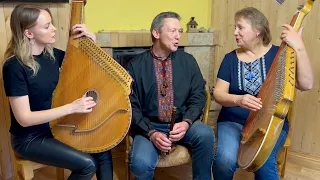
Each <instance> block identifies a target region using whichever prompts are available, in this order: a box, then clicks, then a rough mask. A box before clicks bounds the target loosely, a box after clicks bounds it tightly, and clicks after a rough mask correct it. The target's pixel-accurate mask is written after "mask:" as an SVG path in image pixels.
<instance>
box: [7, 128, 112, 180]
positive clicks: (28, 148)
mask: <svg viewBox="0 0 320 180" xmlns="http://www.w3.org/2000/svg"><path fill="white" fill-rule="evenodd" d="M11 145H12V148H13V150H14V152H15V154H16V155H17V156H19V157H21V158H23V159H27V160H30V161H34V162H38V163H41V164H46V165H50V166H55V167H60V168H65V169H69V170H71V172H72V173H71V175H70V176H69V178H68V180H91V179H92V177H93V176H94V175H95V174H96V176H97V179H98V180H112V179H113V174H112V173H113V167H112V155H111V151H105V152H100V153H92V154H87V153H84V152H80V151H78V150H76V149H74V148H72V147H70V146H68V145H66V144H64V143H62V142H60V141H58V140H56V139H55V138H54V137H53V136H52V134H51V132H35V133H32V134H29V135H27V136H14V135H11Z"/></svg>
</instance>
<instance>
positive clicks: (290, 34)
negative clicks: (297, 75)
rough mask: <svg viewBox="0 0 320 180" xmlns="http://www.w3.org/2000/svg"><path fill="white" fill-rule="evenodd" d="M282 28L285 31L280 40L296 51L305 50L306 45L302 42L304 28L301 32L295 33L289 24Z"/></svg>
mask: <svg viewBox="0 0 320 180" xmlns="http://www.w3.org/2000/svg"><path fill="white" fill-rule="evenodd" d="M282 27H284V28H285V29H284V30H283V31H282V33H281V36H280V39H281V40H282V41H284V42H285V43H287V44H288V45H289V46H290V47H291V48H292V49H294V50H295V51H297V50H302V49H304V43H303V41H302V30H303V28H300V30H299V32H295V31H294V30H293V27H292V26H290V25H289V24H284V25H282Z"/></svg>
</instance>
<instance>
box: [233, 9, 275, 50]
mask: <svg viewBox="0 0 320 180" xmlns="http://www.w3.org/2000/svg"><path fill="white" fill-rule="evenodd" d="M240 18H244V19H245V20H247V21H248V22H249V23H250V24H251V25H252V27H253V28H255V29H257V30H258V31H259V32H260V34H259V36H260V37H261V39H262V42H263V45H265V46H266V45H268V44H269V43H270V42H271V39H272V38H271V34H270V29H269V21H268V19H267V18H266V17H265V16H264V14H263V13H262V12H260V11H259V10H258V9H256V8H254V7H246V8H243V9H241V10H239V11H238V12H236V14H235V16H234V20H235V21H237V20H239V19H240Z"/></svg>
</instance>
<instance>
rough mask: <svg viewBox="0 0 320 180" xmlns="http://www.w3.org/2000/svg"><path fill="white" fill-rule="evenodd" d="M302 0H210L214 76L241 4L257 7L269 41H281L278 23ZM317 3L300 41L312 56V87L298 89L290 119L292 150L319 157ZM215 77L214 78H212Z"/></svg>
mask: <svg viewBox="0 0 320 180" xmlns="http://www.w3.org/2000/svg"><path fill="white" fill-rule="evenodd" d="M303 2H306V1H305V0H287V1H285V2H284V4H283V5H281V6H279V5H277V4H276V3H275V1H274V0H241V1H240V0H236V1H235V0H225V1H221V0H213V3H212V4H213V8H212V18H211V19H212V23H211V26H212V27H214V29H215V30H216V31H217V32H218V33H217V34H219V36H218V38H219V39H218V46H217V51H216V52H217V53H216V58H215V59H216V60H215V66H214V68H215V69H214V74H215V76H216V74H217V71H218V69H219V66H220V63H221V61H222V59H223V57H224V55H225V54H226V53H228V52H230V51H232V50H233V49H235V48H236V43H235V39H234V36H233V30H234V14H235V12H236V11H237V10H240V9H241V8H243V7H248V6H252V7H256V8H257V9H259V10H260V11H262V12H263V13H264V14H265V16H266V17H267V18H268V20H269V23H270V29H271V34H272V37H273V40H272V42H273V43H274V44H276V45H279V44H280V39H279V37H280V32H281V31H282V28H281V25H282V24H285V23H289V22H290V21H291V18H292V16H293V15H294V13H295V12H296V10H297V7H298V5H299V4H301V3H303ZM319 10H320V2H319V1H315V4H314V6H313V9H312V10H311V12H310V13H309V14H308V15H307V16H306V18H305V20H304V22H303V24H302V26H303V27H305V28H304V32H303V40H304V42H305V45H306V48H307V51H308V53H309V55H310V58H311V63H312V65H313V71H314V75H315V84H314V88H313V90H311V91H308V92H300V91H298V90H297V93H296V94H297V96H296V101H295V103H294V111H293V120H292V121H293V122H292V126H291V128H292V146H291V150H292V151H296V152H300V153H306V154H311V155H316V156H320V140H319V137H320V66H319V65H317V64H319V63H320V60H319V58H318V56H319V50H318V49H319V47H320V23H317V22H319V20H320V11H319ZM215 78H216V77H215Z"/></svg>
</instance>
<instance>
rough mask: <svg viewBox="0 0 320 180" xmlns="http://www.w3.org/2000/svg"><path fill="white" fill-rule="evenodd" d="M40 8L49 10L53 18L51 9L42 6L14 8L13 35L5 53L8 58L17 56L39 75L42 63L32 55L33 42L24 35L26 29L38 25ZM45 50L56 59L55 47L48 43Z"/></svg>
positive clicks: (11, 25) (12, 17) (11, 26)
mask: <svg viewBox="0 0 320 180" xmlns="http://www.w3.org/2000/svg"><path fill="white" fill-rule="evenodd" d="M40 10H45V11H47V12H48V13H49V14H50V16H51V18H52V15H51V12H50V10H49V9H47V8H44V7H41V6H37V5H27V4H23V5H18V6H16V7H15V8H14V10H13V11H12V14H11V17H10V28H11V32H12V37H11V39H10V41H9V43H8V45H7V49H6V51H5V55H4V57H5V59H7V60H8V58H9V57H11V56H16V57H17V59H18V60H19V61H21V62H22V63H23V64H24V65H26V66H28V67H29V68H30V69H31V70H32V71H33V76H36V75H37V73H38V71H39V69H40V65H39V63H38V62H37V61H35V59H34V57H33V55H32V48H31V44H30V41H29V39H28V38H27V37H26V36H25V35H24V31H25V30H26V29H28V28H31V27H33V26H35V25H36V22H37V19H38V17H39V15H40ZM44 51H45V53H48V54H49V56H50V57H51V59H52V60H55V57H54V54H53V48H52V47H51V46H50V45H46V46H45V50H44Z"/></svg>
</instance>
